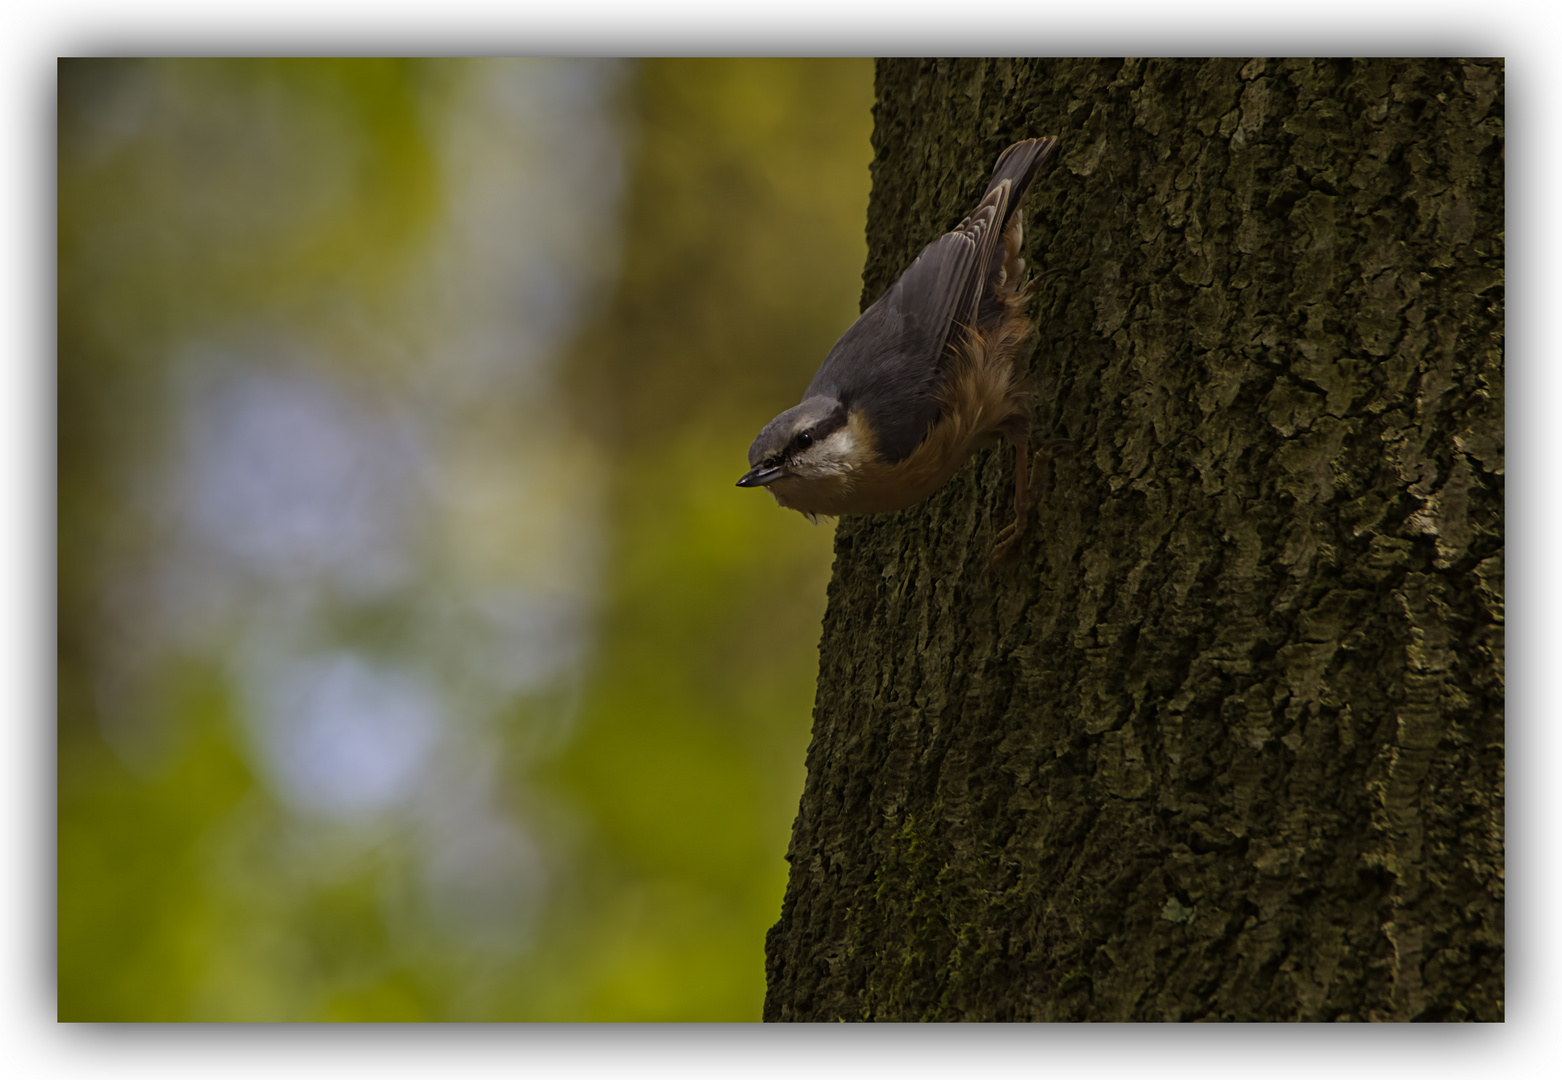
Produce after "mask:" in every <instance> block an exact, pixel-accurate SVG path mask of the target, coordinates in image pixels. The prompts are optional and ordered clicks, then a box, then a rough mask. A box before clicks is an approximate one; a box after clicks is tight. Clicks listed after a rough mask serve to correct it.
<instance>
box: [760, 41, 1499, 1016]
mask: <svg viewBox="0 0 1562 1080" xmlns="http://www.w3.org/2000/svg"><path fill="white" fill-rule="evenodd" d="M877 82H878V85H877V93H878V104H877V106H876V109H875V118H876V123H875V132H874V146H875V151H876V153H875V161H874V164H873V196H872V202H871V206H870V208H869V214H868V239H869V250H870V256H869V261H868V265H867V269H866V271H865V273H864V283H865V288H864V293H863V297H864V301H865V302H866V301H867V300H870V299H872V298H873V297H874V296H877V295H878V294H879V293H880V292H881V291H882V290H883V289H884V288H885V287H886V286H887V285H888V284H889V283H890V281H891V280H892V279H893V277H894V275H895V274H896V273H898V272H899V270H900V269H901V268H902V267H903V266H904V265H905V264H906V262H907V261H908V260H909V259H910V257H911V256H912V255H913V254H914V253H915V252H916V251H917V249H918V248H920V247H921V245H923V244H924V243H926V242H927V241H928V240H929V239H931V238H932V237H933V236H935V235H937V234H938V233H939V232H940V231H941V230H944V229H947V228H948V227H950V226H951V225H953V224H954V223H955V221H957V220H958V219H959V217H960V215H961V214H962V213H964V212H965V211H966V210H968V209H969V207H970V206H971V205H972V204H973V203H974V201H975V199H976V197H977V196H978V195H979V194H980V191H981V187H982V184H983V182H984V181H985V180H986V177H987V171H988V169H989V168H990V167H991V165H992V162H993V160H994V158H996V157H997V155H998V152H999V151H1000V150H1002V149H1003V148H1004V147H1005V146H1006V145H1008V144H1009V143H1010V142H1011V141H1013V140H1015V139H1019V138H1023V137H1026V136H1031V135H1053V134H1055V135H1059V136H1061V137H1062V140H1063V144H1062V148H1061V150H1060V152H1059V161H1058V162H1057V164H1056V165H1055V166H1054V167H1053V168H1052V169H1051V170H1050V172H1049V174H1047V175H1045V176H1044V177H1043V178H1042V179H1041V180H1040V181H1038V183H1037V185H1036V187H1035V189H1034V190H1033V192H1032V194H1031V197H1030V200H1029V202H1028V205H1027V209H1026V213H1027V225H1028V228H1027V234H1028V235H1027V243H1026V249H1027V250H1026V255H1027V260H1028V262H1029V263H1030V265H1031V266H1032V267H1044V268H1046V269H1049V270H1055V271H1057V272H1058V273H1057V275H1056V276H1055V277H1054V278H1052V279H1051V280H1049V282H1048V283H1047V284H1046V285H1045V286H1044V288H1043V292H1042V296H1041V300H1040V316H1041V317H1040V324H1041V329H1040V336H1039V341H1038V344H1037V348H1036V350H1035V352H1034V354H1033V358H1032V367H1033V371H1034V373H1035V376H1036V380H1037V385H1038V387H1039V393H1038V396H1037V405H1036V424H1035V430H1036V431H1037V432H1038V433H1041V434H1046V433H1057V434H1064V433H1066V434H1068V435H1070V436H1072V437H1073V438H1074V439H1075V440H1076V442H1077V444H1078V447H1077V450H1076V451H1074V452H1073V453H1072V454H1071V455H1069V456H1065V457H1061V458H1059V459H1058V461H1057V462H1056V464H1055V465H1054V468H1053V471H1052V476H1051V478H1050V480H1049V482H1048V485H1047V488H1046V490H1045V491H1044V492H1042V506H1041V510H1040V515H1039V519H1038V521H1037V523H1036V525H1035V526H1033V529H1032V533H1031V535H1030V536H1029V537H1028V538H1027V541H1026V547H1025V551H1024V556H1023V558H1022V561H1021V565H1020V567H1019V568H1017V569H1013V570H1009V571H1006V572H1001V573H998V574H991V573H989V572H988V571H987V570H986V568H985V566H984V561H985V559H986V555H987V551H988V549H989V547H990V546H991V544H992V540H993V536H994V534H995V533H996V531H997V529H998V528H999V527H1001V525H1002V524H1003V523H1004V515H1005V514H1006V513H1007V512H1008V511H1009V508H1010V502H1011V499H1012V483H1013V480H1012V472H1011V469H1012V464H1011V460H1012V455H1011V454H1009V453H1008V452H1007V451H1005V450H1003V449H1000V448H995V449H994V450H992V451H991V452H986V453H982V454H979V455H978V456H977V457H976V458H975V459H974V460H973V461H972V462H971V463H970V464H968V465H967V466H966V467H965V469H964V470H963V471H962V472H961V473H960V474H958V475H957V476H956V477H955V479H954V480H953V481H952V482H951V483H950V484H949V485H948V486H947V487H946V488H944V489H943V490H942V491H941V492H940V493H938V494H937V495H936V496H934V497H933V499H931V500H930V501H929V502H927V503H925V504H923V505H921V506H917V507H913V508H912V509H910V510H907V511H904V512H902V513H899V514H894V515H886V516H881V517H876V518H867V519H847V520H844V521H842V522H841V523H840V525H839V527H838V529H837V532H836V548H835V550H836V560H835V570H834V576H833V580H832V582H831V585H830V591H829V606H828V612H827V614H826V616H825V621H824V630H823V638H822V641H821V643H820V666H819V688H818V698H817V703H816V706H815V712H814V734H813V743H812V745H811V747H810V749H809V752H808V779H807V784H806V787H805V790H804V792H803V796H802V800H801V805H800V808H799V813H798V817H797V822H796V825H795V827H794V832H793V838H792V844H791V850H790V852H789V854H788V856H787V858H788V860H789V861H790V862H791V864H792V867H791V878H790V882H789V885H788V887H787V891H786V897H785V901H784V904H783V908H782V914H781V920H780V922H778V923H777V924H776V926H775V928H774V929H773V930H772V931H771V933H770V936H769V939H768V941H767V948H766V953H767V964H766V967H767V974H768V980H769V991H768V996H767V999H766V1003H765V1017H766V1019H769V1020H837V1019H845V1020H855V1019H880V1020H915V1019H922V1020H944V1019H949V1020H954V1019H962V1020H1064V1019H1069V1020H1081V1019H1089V1020H1128V1019H1165V1020H1174V1019H1182V1020H1190V1019H1209V1020H1214V1019H1233V1020H1235V1019H1242V1020H1260V1019H1297V1020H1301V1019H1309V1020H1310V1019H1339V1020H1344V1019H1372V1020H1395V1019H1421V1020H1436V1019H1483V1020H1498V1019H1501V1018H1502V1016H1503V824H1502V821H1503V810H1502V807H1503V636H1502V633H1503V631H1502V622H1503V606H1502V605H1503V602H1502V595H1503V526H1502V520H1503V389H1502V388H1503V64H1502V63H1501V62H1500V61H1485V60H1482V61H1466V62H1458V61H1369V62H1349V61H1284V62H1276V61H1267V62H1266V61H1262V60H1256V61H1252V62H1242V61H1228V60H1214V61H1207V62H1201V61H1170V62H1162V61H1132V60H1131V61H1127V62H1120V61H1100V62H1090V61H1027V62H1009V61H956V62H946V61H936V62H918V61H890V62H884V63H881V65H880V67H879V71H878V79H877Z"/></svg>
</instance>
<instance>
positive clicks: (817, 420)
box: [738, 395, 872, 512]
mask: <svg viewBox="0 0 1562 1080" xmlns="http://www.w3.org/2000/svg"><path fill="white" fill-rule="evenodd" d="M858 423H860V419H859V421H858ZM857 426H858V424H857V423H853V422H852V420H851V417H850V415H849V413H848V411H847V408H846V406H845V405H843V404H842V403H841V402H840V401H839V400H837V399H836V398H833V397H827V396H824V395H816V396H814V397H810V398H805V399H804V400H803V402H802V404H800V405H794V406H792V408H790V409H788V410H787V411H786V412H784V413H782V414H781V415H780V416H778V417H776V418H775V419H774V420H772V421H770V423H768V424H766V425H765V427H764V429H763V430H762V431H761V432H760V433H759V437H758V438H756V439H755V440H754V444H753V445H752V446H750V447H749V448H748V463H749V465H751V466H752V468H750V469H749V471H748V472H746V473H744V474H743V476H742V478H741V479H739V480H738V487H765V488H769V489H770V493H771V494H772V495H774V496H775V498H776V502H778V503H780V504H781V505H782V506H788V507H792V508H794V509H802V508H804V507H808V506H812V505H813V504H814V503H815V502H816V501H817V500H816V499H811V498H809V494H810V492H811V491H815V490H816V489H819V490H818V491H817V493H818V494H820V495H822V494H823V493H824V492H823V490H822V489H825V488H828V489H832V490H833V489H837V488H838V487H839V486H840V485H841V484H842V483H843V482H845V481H846V480H847V478H848V477H849V476H850V474H851V472H852V470H853V469H855V468H857V467H859V466H860V465H862V464H864V463H865V461H866V460H867V458H868V457H869V456H870V455H871V453H872V451H871V448H870V447H869V446H867V445H865V444H864V442H863V440H862V439H861V438H859V434H860V433H859V432H857V431H854V428H856V427H857ZM820 512H828V511H820Z"/></svg>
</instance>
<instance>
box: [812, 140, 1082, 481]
mask: <svg viewBox="0 0 1562 1080" xmlns="http://www.w3.org/2000/svg"><path fill="white" fill-rule="evenodd" d="M1056 145H1057V140H1055V139H1031V140H1028V141H1026V142H1021V143H1016V144H1015V145H1013V146H1011V147H1009V149H1007V150H1005V151H1004V152H1003V154H1002V155H1001V156H1000V157H999V158H998V161H997V164H996V165H995V166H994V168H993V175H992V179H991V180H990V181H989V182H988V186H987V191H986V193H985V194H984V195H983V196H982V200H981V202H979V203H978V204H977V206H976V209H975V210H973V211H972V212H971V215H970V216H969V217H967V218H966V219H965V220H964V221H962V222H961V223H960V224H959V225H957V226H955V228H954V229H952V230H950V231H949V232H947V233H945V234H944V235H943V236H940V237H939V238H938V239H937V240H935V241H933V242H932V243H931V244H929V245H928V246H927V247H925V248H923V249H922V253H921V254H920V255H918V256H917V258H916V261H915V262H913V263H912V264H911V265H910V266H909V267H908V268H907V269H906V272H905V273H903V274H901V275H900V278H899V279H898V280H897V281H896V282H895V284H893V285H891V286H890V287H889V290H888V291H887V292H885V294H884V295H883V296H881V297H879V299H878V300H876V301H875V302H874V303H873V305H872V306H871V307H869V308H868V310H867V311H865V312H863V313H862V316H861V318H859V319H858V320H857V321H856V322H855V323H853V324H852V325H851V328H850V329H848V330H847V331H846V333H845V334H843V335H841V339H840V340H839V341H837V342H836V343H835V347H834V348H832V349H831V350H830V353H829V355H828V356H826V357H825V359H824V363H823V364H822V365H820V367H819V371H818V374H816V375H815V376H814V380H813V382H812V383H810V384H809V387H808V390H807V392H806V393H805V394H804V397H805V398H806V397H811V396H813V395H815V394H827V395H829V396H831V397H835V398H838V399H839V400H840V401H841V402H842V403H844V404H845V405H846V406H847V408H849V409H852V410H861V411H863V412H865V413H866V414H867V416H868V419H869V421H870V422H871V423H872V424H873V427H874V430H875V432H876V433H877V435H878V440H879V451H880V452H881V453H882V454H883V455H884V456H885V458H887V459H888V460H890V461H899V460H901V459H902V458H904V457H906V455H908V454H910V453H911V451H912V450H914V449H916V447H917V445H918V444H919V443H920V442H921V441H922V440H923V439H924V438H925V437H926V436H927V432H928V429H929V428H930V427H931V426H932V425H933V424H934V423H935V422H936V421H937V420H938V416H939V407H940V402H939V395H938V391H939V389H940V387H941V385H942V380H943V378H944V377H945V376H946V375H947V374H948V367H949V364H948V362H949V359H950V356H951V355H952V353H951V350H950V348H949V346H950V343H951V342H952V341H954V340H958V339H957V335H958V334H959V333H961V332H963V331H964V330H965V329H966V328H972V327H975V325H976V316H977V309H978V307H979V306H980V304H981V300H982V294H983V291H984V290H985V289H986V288H987V287H988V286H989V284H990V279H991V277H992V276H993V271H994V269H995V267H1001V266H1002V263H1003V260H1002V258H1001V257H995V253H997V252H999V249H1000V247H1001V245H1002V236H1003V231H1004V228H1005V226H1006V225H1007V224H1008V222H1009V218H1010V217H1011V216H1012V214H1013V212H1014V210H1016V209H1018V207H1019V205H1020V202H1021V201H1022V200H1023V199H1024V197H1025V192H1026V190H1027V189H1028V188H1029V187H1030V182H1031V179H1032V178H1033V177H1034V176H1035V173H1036V169H1037V168H1038V167H1039V166H1040V165H1041V163H1042V162H1043V161H1045V160H1046V159H1047V158H1048V157H1049V156H1051V152H1052V150H1053V148H1054V147H1055V146H1056Z"/></svg>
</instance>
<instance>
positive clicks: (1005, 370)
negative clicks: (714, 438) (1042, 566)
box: [737, 137, 1068, 565]
mask: <svg viewBox="0 0 1562 1080" xmlns="http://www.w3.org/2000/svg"><path fill="white" fill-rule="evenodd" d="M1057 146H1058V140H1057V139H1056V138H1053V137H1047V138H1037V139H1026V140H1024V141H1022V142H1017V143H1015V144H1013V145H1012V146H1010V147H1009V148H1008V149H1006V150H1004V151H1003V153H1002V154H1000V155H999V156H998V160H997V162H996V163H995V164H994V165H993V171H992V178H991V179H990V180H989V181H988V183H987V189H986V191H985V192H984V193H983V195H982V198H981V200H980V201H979V202H978V203H977V204H976V208H975V209H974V210H972V211H971V213H970V215H969V216H967V217H966V218H965V219H964V220H963V221H961V222H960V224H958V225H956V226H955V227H954V228H953V229H951V230H950V231H949V232H946V233H944V235H942V236H940V237H939V238H938V239H936V240H934V241H933V242H932V243H930V244H928V245H927V246H926V247H925V248H923V249H922V252H921V253H920V254H919V255H918V256H917V257H916V259H915V260H913V261H912V263H911V265H910V266H909V267H907V268H906V270H905V271H904V272H903V273H902V274H901V275H900V277H899V278H897V279H896V281H895V283H894V284H893V285H891V286H890V287H889V288H888V289H887V290H885V292H884V294H883V295H882V296H880V297H879V298H878V300H876V301H874V303H873V304H872V305H870V306H869V307H868V309H867V310H866V311H864V312H863V313H862V314H861V315H860V316H859V317H858V319H857V321H856V322H854V323H852V325H851V327H850V328H848V329H847V331H846V332H845V333H844V334H842V335H841V337H840V340H838V341H837V342H836V343H835V345H834V347H832V348H831V349H830V351H829V352H828V353H827V354H826V355H825V358H824V362H823V363H822V364H820V366H819V370H818V372H817V373H816V374H815V375H814V378H813V381H812V382H810V383H809V384H808V388H807V390H805V391H804V393H803V399H802V401H801V402H799V403H798V404H796V405H794V406H792V407H791V408H790V409H787V410H786V411H785V412H783V413H781V414H780V415H779V416H777V417H776V418H775V419H773V420H771V421H770V422H769V423H768V424H766V425H765V426H764V428H763V429H762V430H761V431H760V433H759V435H758V436H757V437H756V438H755V439H754V442H753V444H752V445H751V446H750V447H749V451H748V463H749V470H748V472H746V473H744V474H743V476H742V477H741V478H740V479H739V480H738V485H737V486H738V487H745V488H752V487H762V488H765V489H766V490H768V491H769V492H770V494H771V495H772V496H774V497H775V500H776V502H777V503H778V504H780V505H781V506H782V507H785V508H787V509H791V510H796V511H798V512H799V513H801V514H802V515H803V516H804V517H806V518H808V519H809V520H810V521H813V522H815V523H817V522H818V520H819V518H820V517H822V516H828V517H839V516H842V515H846V514H879V513H887V512H890V511H894V510H901V509H904V508H906V507H908V506H912V505H915V504H916V503H919V502H921V501H922V500H923V499H926V498H927V497H928V496H930V495H932V494H933V492H935V491H937V490H938V489H939V488H941V487H943V485H944V484H945V483H946V482H947V481H948V480H949V478H950V477H952V476H953V475H954V474H955V472H956V471H957V470H958V469H959V468H960V466H961V465H963V464H964V463H965V461H966V459H968V458H969V457H970V456H971V454H972V453H974V452H975V451H976V450H977V449H978V448H979V447H980V446H982V445H984V444H986V443H989V442H991V441H992V440H993V439H994V438H999V439H1007V440H1008V441H1009V442H1010V443H1011V444H1012V445H1013V446H1014V449H1015V455H1016V456H1015V496H1014V498H1015V510H1014V513H1015V516H1014V523H1013V524H1011V525H1009V526H1007V527H1006V528H1005V529H1004V530H1003V531H1002V532H1001V533H1000V534H999V535H998V537H997V540H996V543H995V544H994V547H993V551H992V556H991V560H990V561H991V562H992V564H994V565H1000V564H1002V563H1004V562H1007V561H1009V560H1011V559H1012V557H1013V556H1014V554H1015V552H1016V550H1017V545H1018V542H1019V539H1020V537H1021V536H1022V535H1023V534H1024V532H1025V529H1026V522H1027V521H1028V519H1029V515H1030V510H1031V509H1032V507H1033V506H1034V503H1035V499H1034V495H1033V492H1032V483H1031V481H1030V479H1029V477H1028V475H1027V473H1028V471H1030V470H1027V462H1026V452H1027V447H1028V444H1029V440H1030V394H1029V388H1028V380H1027V378H1026V373H1025V371H1024V370H1023V365H1022V363H1021V361H1022V359H1023V354H1024V350H1025V347H1026V346H1027V345H1028V344H1029V341H1030V338H1031V336H1032V334H1033V333H1034V332H1035V323H1034V320H1032V318H1031V317H1030V316H1029V315H1027V314H1026V308H1027V306H1028V303H1029V301H1030V299H1031V295H1032V293H1033V292H1034V288H1035V286H1036V285H1037V284H1039V282H1040V281H1041V280H1042V279H1041V278H1036V279H1033V280H1032V281H1030V282H1029V283H1023V282H1022V281H1021V278H1022V276H1023V274H1024V272H1025V261H1024V260H1023V259H1022V258H1021V257H1020V245H1021V243H1022V242H1023V240H1024V221H1025V212H1024V210H1023V208H1022V204H1023V203H1024V201H1025V195H1026V193H1027V192H1028V191H1029V190H1030V185H1031V181H1032V180H1033V179H1034V178H1035V176H1036V174H1037V170H1038V169H1040V168H1041V166H1042V165H1043V164H1044V163H1046V161H1047V160H1048V159H1049V158H1051V157H1052V155H1053V153H1054V151H1055V150H1056V149H1057ZM1067 444H1068V440H1064V439H1053V440H1048V441H1047V442H1045V443H1044V444H1043V445H1042V447H1041V448H1040V449H1039V450H1038V452H1037V455H1036V457H1037V468H1036V469H1035V470H1034V471H1035V472H1036V474H1037V478H1038V479H1039V478H1040V475H1041V474H1042V472H1043V471H1044V469H1045V467H1046V465H1047V464H1049V463H1050V461H1051V453H1052V451H1053V450H1055V449H1057V448H1058V447H1060V446H1063V445H1067Z"/></svg>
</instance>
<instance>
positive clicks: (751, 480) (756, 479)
mask: <svg viewBox="0 0 1562 1080" xmlns="http://www.w3.org/2000/svg"><path fill="white" fill-rule="evenodd" d="M779 479H781V466H779V465H770V466H765V465H755V466H754V467H753V468H752V469H750V470H749V471H748V472H746V473H744V474H743V476H742V478H741V479H739V480H738V487H764V486H765V485H766V484H768V483H770V482H771V481H773V480H779Z"/></svg>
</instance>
